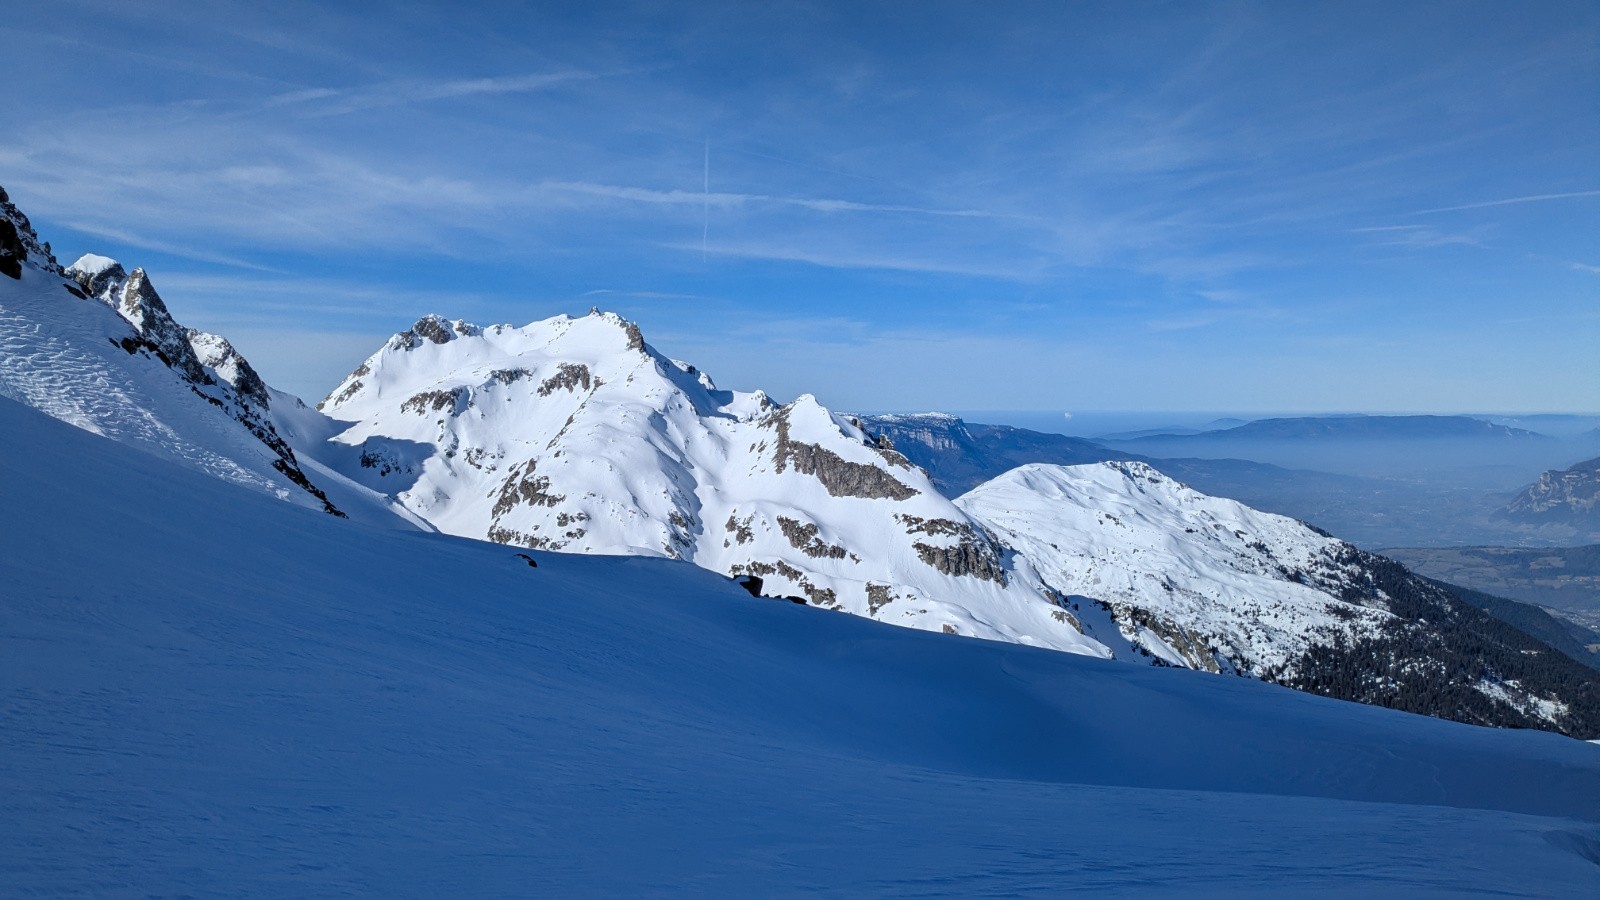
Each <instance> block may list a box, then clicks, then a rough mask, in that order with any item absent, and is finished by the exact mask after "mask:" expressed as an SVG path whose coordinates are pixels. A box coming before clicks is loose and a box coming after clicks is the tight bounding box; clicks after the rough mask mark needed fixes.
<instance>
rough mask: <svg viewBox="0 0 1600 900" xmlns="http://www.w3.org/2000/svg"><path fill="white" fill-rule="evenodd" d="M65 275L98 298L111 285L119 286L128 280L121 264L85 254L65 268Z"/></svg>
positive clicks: (108, 258)
mask: <svg viewBox="0 0 1600 900" xmlns="http://www.w3.org/2000/svg"><path fill="white" fill-rule="evenodd" d="M66 274H67V277H68V278H71V279H72V280H73V281H76V282H77V283H78V284H79V285H80V286H82V287H83V289H84V290H86V291H88V292H89V293H90V295H93V296H98V295H99V294H100V293H101V292H103V291H104V290H105V289H106V287H107V286H108V285H110V284H112V283H116V284H121V283H122V282H124V281H126V280H127V279H128V273H127V270H125V269H123V268H122V263H119V262H117V261H116V260H114V259H112V258H111V257H109V256H100V255H98V254H95V253H85V254H84V255H82V256H80V257H78V261H77V262H75V263H73V264H72V265H70V266H67V268H66Z"/></svg>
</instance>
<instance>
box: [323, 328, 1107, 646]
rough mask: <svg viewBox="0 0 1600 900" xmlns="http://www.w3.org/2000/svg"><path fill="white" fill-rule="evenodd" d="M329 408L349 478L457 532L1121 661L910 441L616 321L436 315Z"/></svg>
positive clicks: (381, 356)
mask: <svg viewBox="0 0 1600 900" xmlns="http://www.w3.org/2000/svg"><path fill="white" fill-rule="evenodd" d="M320 409H321V410H322V411H323V412H324V413H325V414H327V415H329V416H331V417H332V418H334V419H336V420H339V421H342V422H346V423H348V427H347V428H346V429H345V430H344V431H343V432H342V433H340V434H339V435H338V436H337V437H335V438H334V443H335V444H337V445H342V446H344V447H347V448H349V453H348V454H347V455H346V456H345V457H344V469H343V471H344V472H345V473H346V474H347V475H349V476H350V477H352V478H358V479H361V480H363V482H364V483H365V484H367V485H368V486H370V487H374V488H376V489H379V490H384V491H386V492H389V493H392V494H393V495H395V496H396V497H397V498H398V499H399V500H400V501H401V502H403V503H404V504H405V506H406V507H407V508H409V509H410V510H412V511H413V512H414V513H416V514H417V515H419V516H421V517H423V518H425V519H427V520H428V521H429V522H430V523H431V524H433V525H434V526H435V527H437V528H439V529H440V530H442V531H445V532H448V533H452V534H460V535H465V536H470V537H478V538H486V539H488V540H492V541H497V542H500V543H506V544H513V545H517V546H522V547H528V548H533V549H547V550H562V551H567V552H583V553H615V554H629V555H646V556H665V557H671V558H679V559H686V560H690V561H693V562H695V563H696V564H698V565H700V566H703V567H705V568H707V569H711V570H713V571H717V572H721V573H723V574H727V575H740V576H753V577H755V578H759V579H760V580H761V590H762V591H763V592H764V593H766V594H769V595H774V596H792V597H795V598H798V599H800V600H802V601H805V602H808V603H811V604H813V605H817V606H823V607H828V608H832V609H839V610H844V611H847V612H852V613H855V614H858V615H864V616H869V617H872V618H877V619H880V620H882V621H886V622H893V623H895V624H901V625H909V626H912V627H918V628H924V629H927V630H933V631H945V632H952V633H959V634H966V635H975V636H980V637H989V638H994V639H998V640H1006V641H1012V642H1018V643H1027V644H1035V645H1039V646H1046V647H1053V648H1056V649H1062V650H1072V651H1075V652H1081V653H1090V654H1093V655H1107V653H1108V651H1107V649H1106V648H1105V647H1104V645H1102V644H1101V643H1100V642H1099V641H1096V640H1094V639H1093V638H1092V637H1089V636H1086V635H1084V634H1083V633H1082V631H1080V629H1079V628H1078V627H1077V626H1076V625H1075V624H1074V622H1073V619H1072V617H1071V616H1070V615H1068V614H1066V612H1065V611H1064V610H1062V609H1061V608H1060V607H1059V606H1058V605H1056V604H1055V603H1054V602H1052V598H1051V595H1050V594H1049V592H1048V591H1045V590H1043V589H1042V588H1041V587H1040V585H1039V579H1038V578H1037V576H1036V575H1035V574H1034V573H1033V572H1032V570H1031V568H1029V566H1028V565H1027V563H1026V561H1023V560H1020V559H1018V558H1016V557H1015V555H1013V554H1008V553H1007V552H1006V551H1005V550H1004V548H1002V547H1001V546H999V545H998V544H997V543H996V542H995V541H994V540H993V539H992V537H991V536H990V535H988V534H987V533H986V532H984V530H983V529H982V528H980V527H978V526H976V524H975V523H974V522H973V521H972V520H971V519H970V518H969V517H968V516H967V515H966V514H964V513H963V512H961V510H960V509H959V508H957V507H956V506H955V505H954V504H953V503H951V502H950V501H949V500H948V499H947V498H945V497H944V496H942V495H941V494H939V492H938V491H937V490H935V489H934V488H933V486H932V485H931V484H930V483H929V482H928V480H927V477H926V475H925V474H924V473H923V472H922V471H921V470H919V469H917V468H916V467H914V466H912V465H911V464H909V463H908V462H906V460H905V459H904V458H903V457H901V456H900V455H899V454H898V453H895V452H894V451H893V450H891V449H888V448H885V447H880V446H877V445H876V443H875V442H874V441H873V440H872V439H871V438H870V437H869V436H868V435H867V434H866V433H864V432H863V431H862V430H861V429H860V428H859V427H857V426H856V425H855V424H853V423H852V422H850V421H849V420H847V419H845V418H843V417H840V416H836V415H834V414H832V413H831V412H829V411H828V410H827V409H826V408H824V407H823V406H821V405H820V404H819V403H817V401H816V400H815V398H813V397H811V396H809V395H806V396H802V397H800V398H798V399H796V400H795V401H794V402H792V403H789V404H786V405H782V406H779V405H776V404H774V403H773V402H772V401H771V400H770V399H768V398H767V396H766V395H765V394H764V393H762V392H760V391H756V392H750V393H746V392H737V391H721V390H717V389H716V387H715V385H714V383H713V382H712V381H711V380H710V379H709V378H708V377H706V376H705V375H704V374H703V373H700V372H699V371H698V370H696V369H694V367H692V366H689V365H687V364H684V363H680V362H675V361H673V360H671V359H669V358H668V357H666V356H663V355H661V354H660V353H657V352H656V351H655V349H654V348H652V347H650V346H649V345H648V344H646V343H645V341H644V339H643V336H642V335H641V334H640V333H639V330H638V328H637V326H635V325H633V324H632V323H630V322H627V321H626V320H624V319H622V318H620V317H618V316H616V315H614V314H608V313H599V312H594V313H591V314H590V315H587V316H582V317H577V318H572V317H568V316H557V317H555V318H552V319H547V320H544V321H541V322H535V323H532V324H530V325H527V326H525V327H521V328H517V327H512V326H507V325H497V326H492V327H487V328H479V327H477V326H474V325H469V324H467V323H464V322H459V321H448V320H445V319H443V318H440V317H437V316H428V317H425V318H423V319H422V320H420V321H419V322H418V323H417V324H416V325H415V326H414V327H413V328H411V329H409V330H408V331H405V332H402V333H401V334H398V335H396V336H395V337H394V338H392V339H391V340H390V341H389V342H388V343H387V344H386V345H385V346H384V347H383V348H382V349H381V350H380V351H379V352H378V353H376V354H374V355H373V356H372V357H371V358H369V359H368V360H366V361H365V362H364V363H362V364H361V365H360V366H359V367H358V368H357V369H356V370H355V371H354V372H352V373H351V375H350V376H349V377H348V378H347V379H345V381H344V382H343V383H342V384H340V385H339V386H338V387H336V388H335V389H334V391H333V392H332V393H331V394H330V395H329V397H328V399H326V400H325V401H323V403H322V404H320ZM328 458H333V457H328Z"/></svg>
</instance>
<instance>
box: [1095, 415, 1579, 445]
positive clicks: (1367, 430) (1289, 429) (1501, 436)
mask: <svg viewBox="0 0 1600 900" xmlns="http://www.w3.org/2000/svg"><path fill="white" fill-rule="evenodd" d="M1117 437H1119V436H1113V437H1108V438H1106V439H1104V440H1106V441H1107V442H1108V443H1128V442H1130V441H1135V440H1136V441H1139V442H1144V443H1157V442H1162V441H1174V440H1179V439H1182V440H1185V441H1188V440H1216V441H1232V440H1268V441H1327V440H1345V441H1370V440H1383V441H1394V440H1406V441H1411V440H1436V439H1438V440H1443V439H1461V438H1470V439H1479V440H1484V439H1487V440H1517V441H1530V440H1547V439H1548V438H1546V437H1545V435H1542V434H1538V433H1535V432H1532V431H1526V430H1523V429H1521V428H1512V427H1510V426H1506V425H1496V424H1495V423H1493V422H1490V421H1487V420H1485V419H1477V418H1473V417H1470V416H1364V415H1352V416H1298V417H1292V418H1276V419H1257V420H1255V421H1253V422H1245V423H1244V424H1241V425H1234V426H1232V427H1229V428H1216V429H1208V430H1202V431H1193V432H1187V433H1184V432H1168V433H1164V434H1161V433H1148V432H1142V433H1138V436H1137V437H1131V436H1129V437H1123V439H1122V440H1117V439H1116V438H1117Z"/></svg>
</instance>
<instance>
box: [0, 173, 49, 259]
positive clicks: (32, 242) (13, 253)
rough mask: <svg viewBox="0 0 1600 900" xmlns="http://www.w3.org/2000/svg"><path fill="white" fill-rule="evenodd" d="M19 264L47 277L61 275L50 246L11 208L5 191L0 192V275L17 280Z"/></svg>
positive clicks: (26, 219) (20, 213) (29, 223)
mask: <svg viewBox="0 0 1600 900" xmlns="http://www.w3.org/2000/svg"><path fill="white" fill-rule="evenodd" d="M23 263H28V264H29V265H32V266H34V267H36V268H39V269H42V270H44V271H45V272H48V273H50V274H51V275H60V274H61V266H59V265H57V264H56V258H55V255H54V254H53V253H51V252H50V245H49V244H45V243H41V242H40V240H39V235H38V234H36V233H35V232H34V230H33V223H31V222H29V221H28V217H27V216H25V215H23V213H22V210H20V209H17V208H16V207H15V206H13V205H12V203H11V198H10V196H9V195H7V194H6V192H5V190H4V189H0V274H3V275H7V276H10V277H11V278H21V277H22V264H23Z"/></svg>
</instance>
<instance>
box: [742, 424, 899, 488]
mask: <svg viewBox="0 0 1600 900" xmlns="http://www.w3.org/2000/svg"><path fill="white" fill-rule="evenodd" d="M765 424H768V425H771V426H773V427H775V428H776V429H777V432H778V441H777V448H776V463H777V469H778V471H779V472H780V473H781V472H783V471H785V470H786V469H787V468H788V467H789V466H790V465H793V466H794V469H795V471H796V472H799V473H800V474H802V475H810V476H813V477H814V478H816V479H817V480H818V481H820V482H822V486H823V487H825V488H827V489H828V493H829V494H831V495H833V496H835V497H862V498H865V499H869V500H871V499H877V498H881V497H887V498H889V499H891V500H906V499H909V498H911V497H915V496H916V495H917V492H916V490H914V489H913V488H911V487H908V486H907V485H905V484H903V483H901V482H900V481H899V480H898V479H896V478H895V477H894V476H892V475H890V474H889V473H888V472H885V471H883V470H882V469H880V468H878V467H877V466H869V465H867V464H865V463H856V462H850V461H849V460H847V459H845V458H844V457H841V456H840V455H839V454H837V453H834V452H833V451H832V450H829V449H827V448H826V447H820V446H818V445H816V444H807V443H803V442H800V441H795V440H791V439H790V438H789V417H788V411H787V410H782V411H780V412H778V413H777V414H776V415H774V416H773V417H772V418H770V419H768V420H767V422H766V423H765Z"/></svg>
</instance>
